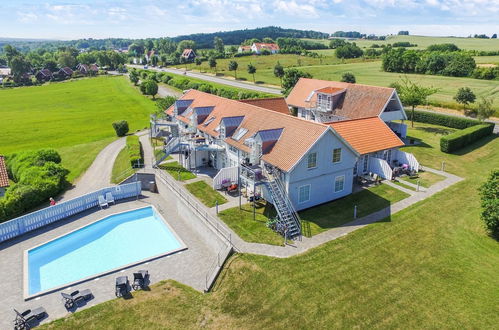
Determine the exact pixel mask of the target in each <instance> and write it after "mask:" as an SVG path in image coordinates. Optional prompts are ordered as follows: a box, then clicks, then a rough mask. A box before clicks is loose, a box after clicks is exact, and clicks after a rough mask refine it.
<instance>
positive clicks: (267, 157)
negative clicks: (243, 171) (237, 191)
mask: <svg viewBox="0 0 499 330" xmlns="http://www.w3.org/2000/svg"><path fill="white" fill-rule="evenodd" d="M180 99H186V100H193V102H192V103H191V105H190V107H191V108H195V107H206V106H213V107H214V109H213V111H212V112H211V113H210V114H209V115H208V116H207V117H206V119H205V121H204V122H208V121H209V120H210V118H212V117H214V118H215V119H214V120H212V121H211V122H210V123H209V124H208V125H206V126H205V124H204V122H203V123H201V124H200V125H198V126H197V128H198V129H199V130H200V131H202V132H205V133H207V134H209V135H211V136H213V137H218V136H219V133H218V132H217V131H216V130H215V129H216V128H217V127H218V126H219V125H220V122H221V119H222V118H224V117H236V116H244V119H243V121H242V122H241V124H240V127H243V128H246V129H247V130H248V131H247V132H246V133H245V134H244V135H243V136H242V137H241V138H240V139H239V141H236V140H234V139H232V138H230V137H229V138H226V139H225V141H226V142H227V143H228V144H230V145H233V146H235V147H237V148H239V149H241V150H244V151H249V148H248V146H246V145H245V144H244V141H245V140H246V139H248V138H249V137H251V136H253V135H254V134H256V133H257V132H259V131H262V130H269V129H279V128H283V131H282V134H281V135H280V137H279V141H278V142H277V143H276V144H275V145H274V147H273V148H272V149H271V151H270V152H268V153H266V154H264V155H263V156H262V160H263V161H265V162H267V163H269V164H272V165H274V166H277V167H278V168H280V169H282V170H284V171H289V170H291V169H292V168H293V166H294V165H295V164H296V163H297V162H298V161H299V160H300V159H301V158H302V157H303V155H304V154H305V153H306V152H307V151H308V150H309V149H310V148H311V147H312V145H313V144H314V143H315V142H316V141H317V140H318V139H319V137H320V136H321V135H322V134H323V133H324V132H326V131H327V130H328V129H329V126H327V125H324V124H320V123H315V122H312V121H308V120H304V119H300V118H297V117H293V116H289V115H286V114H283V113H280V112H277V111H268V110H267V109H264V108H260V107H257V106H255V105H252V104H248V103H244V102H239V101H236V100H229V99H226V98H223V97H219V96H216V95H212V94H207V93H203V92H200V91H197V90H194V89H191V90H189V91H187V92H186V93H185V94H184V95H182V97H180ZM173 107H174V106H171V107H170V108H169V109H168V110H167V111H166V113H167V114H169V115H172V114H173ZM177 117H178V119H179V120H183V118H182V116H177Z"/></svg>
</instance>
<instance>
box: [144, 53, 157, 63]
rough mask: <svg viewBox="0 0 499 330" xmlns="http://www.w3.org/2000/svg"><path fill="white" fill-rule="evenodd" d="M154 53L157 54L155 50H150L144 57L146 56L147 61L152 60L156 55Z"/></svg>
mask: <svg viewBox="0 0 499 330" xmlns="http://www.w3.org/2000/svg"><path fill="white" fill-rule="evenodd" d="M154 55H155V52H154V50H150V51H148V52H147V53H146V54H145V55H144V57H145V58H146V60H147V62H150V61H151V59H152V58H153V57H154Z"/></svg>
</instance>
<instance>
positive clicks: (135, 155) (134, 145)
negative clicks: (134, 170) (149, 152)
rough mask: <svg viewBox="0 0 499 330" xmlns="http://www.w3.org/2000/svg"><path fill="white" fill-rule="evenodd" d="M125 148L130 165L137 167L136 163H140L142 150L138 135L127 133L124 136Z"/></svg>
mask: <svg viewBox="0 0 499 330" xmlns="http://www.w3.org/2000/svg"><path fill="white" fill-rule="evenodd" d="M126 148H127V150H128V156H129V158H130V164H131V165H132V167H137V164H139V163H140V164H142V163H143V161H142V150H141V147H140V141H139V137H138V136H137V135H129V136H127V137H126Z"/></svg>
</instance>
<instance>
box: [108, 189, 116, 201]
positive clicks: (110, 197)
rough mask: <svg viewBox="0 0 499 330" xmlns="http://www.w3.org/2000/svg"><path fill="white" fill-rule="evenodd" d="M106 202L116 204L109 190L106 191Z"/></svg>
mask: <svg viewBox="0 0 499 330" xmlns="http://www.w3.org/2000/svg"><path fill="white" fill-rule="evenodd" d="M106 202H108V204H109V203H113V204H116V203H115V202H114V196H113V194H111V192H110V191H108V192H107V193H106Z"/></svg>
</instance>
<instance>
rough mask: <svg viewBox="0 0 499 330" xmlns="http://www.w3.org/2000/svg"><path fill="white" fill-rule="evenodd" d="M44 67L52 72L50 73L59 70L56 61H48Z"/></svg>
mask: <svg viewBox="0 0 499 330" xmlns="http://www.w3.org/2000/svg"><path fill="white" fill-rule="evenodd" d="M43 67H44V68H45V69H48V70H50V72H55V71H56V70H57V63H56V62H55V61H54V60H48V61H45V62H44V63H43Z"/></svg>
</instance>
